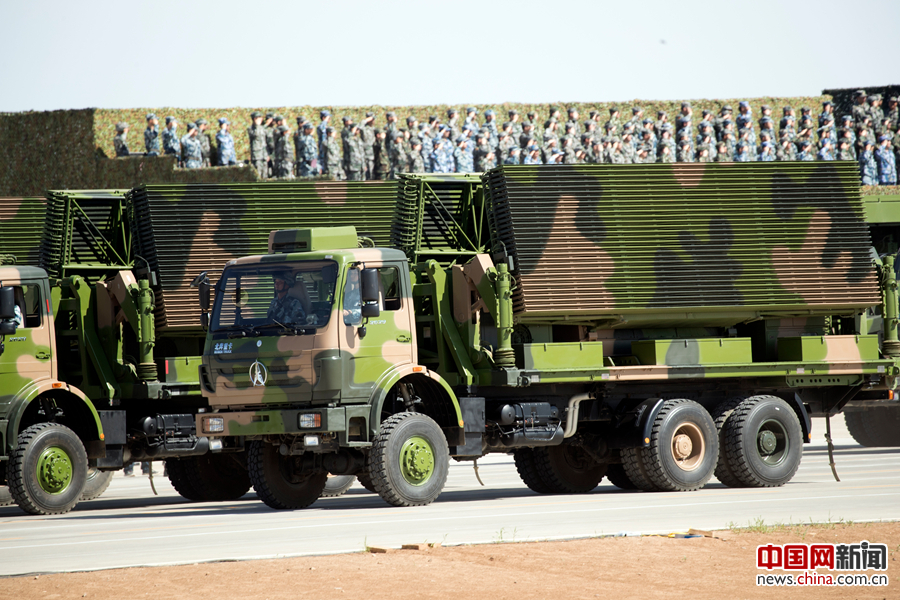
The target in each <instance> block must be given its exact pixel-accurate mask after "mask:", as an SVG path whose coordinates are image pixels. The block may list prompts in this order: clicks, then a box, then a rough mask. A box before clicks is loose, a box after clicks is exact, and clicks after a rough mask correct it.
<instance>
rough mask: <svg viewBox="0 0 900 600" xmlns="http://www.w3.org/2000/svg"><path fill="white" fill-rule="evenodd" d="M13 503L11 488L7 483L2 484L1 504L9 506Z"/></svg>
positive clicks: (0, 487) (0, 492)
mask: <svg viewBox="0 0 900 600" xmlns="http://www.w3.org/2000/svg"><path fill="white" fill-rule="evenodd" d="M12 503H13V497H12V494H10V493H9V488H8V487H7V486H5V485H0V506H9V505H10V504H12Z"/></svg>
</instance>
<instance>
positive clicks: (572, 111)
mask: <svg viewBox="0 0 900 600" xmlns="http://www.w3.org/2000/svg"><path fill="white" fill-rule="evenodd" d="M567 112H568V115H569V119H568V120H567V121H566V129H568V127H569V125H572V128H573V132H574V134H575V136H576V139H577V138H578V137H580V136H581V123H579V122H578V109H577V108H575V107H574V106H570V107H569V110H568V111H567Z"/></svg>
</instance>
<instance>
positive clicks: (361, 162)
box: [344, 123, 366, 181]
mask: <svg viewBox="0 0 900 600" xmlns="http://www.w3.org/2000/svg"><path fill="white" fill-rule="evenodd" d="M349 129H350V133H349V135H348V136H347V140H346V146H345V148H346V150H345V152H346V154H345V156H344V162H345V163H346V165H347V179H348V180H349V181H364V179H365V174H366V146H365V144H364V143H363V139H362V133H361V132H360V130H359V126H358V125H357V124H356V123H351V124H350V125H349Z"/></svg>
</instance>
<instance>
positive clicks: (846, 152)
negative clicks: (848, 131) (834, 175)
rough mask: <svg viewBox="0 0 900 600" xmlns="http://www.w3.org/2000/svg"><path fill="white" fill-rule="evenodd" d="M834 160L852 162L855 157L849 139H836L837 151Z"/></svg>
mask: <svg viewBox="0 0 900 600" xmlns="http://www.w3.org/2000/svg"><path fill="white" fill-rule="evenodd" d="M835 160H843V161H850V162H853V161H855V160H856V157H855V156H853V149H852V147H851V145H850V142H849V140H847V139H841V140H838V152H837V156H836V157H835Z"/></svg>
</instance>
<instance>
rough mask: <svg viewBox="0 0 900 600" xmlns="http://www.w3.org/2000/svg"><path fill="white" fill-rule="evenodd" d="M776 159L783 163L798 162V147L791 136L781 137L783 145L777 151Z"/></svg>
mask: <svg viewBox="0 0 900 600" xmlns="http://www.w3.org/2000/svg"><path fill="white" fill-rule="evenodd" d="M775 158H776V159H777V160H779V161H782V162H787V161H793V160H797V146H795V145H794V142H792V141H791V139H790V136H788V135H783V136H781V143H780V144H779V146H778V148H777V149H776V152H775Z"/></svg>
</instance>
